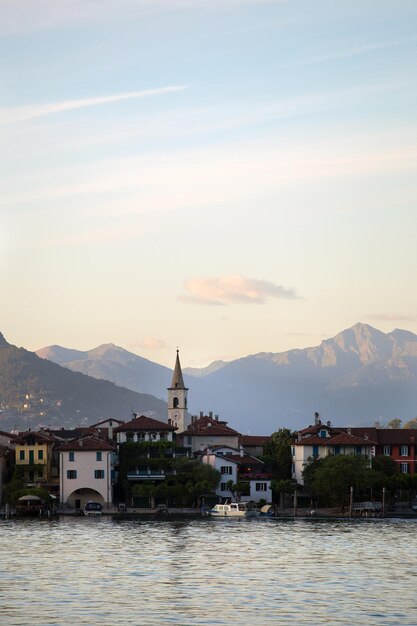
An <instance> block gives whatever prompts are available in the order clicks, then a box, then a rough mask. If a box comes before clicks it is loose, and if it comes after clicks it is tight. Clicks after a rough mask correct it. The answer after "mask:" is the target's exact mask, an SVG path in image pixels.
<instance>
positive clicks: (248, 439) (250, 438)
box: [239, 435, 271, 457]
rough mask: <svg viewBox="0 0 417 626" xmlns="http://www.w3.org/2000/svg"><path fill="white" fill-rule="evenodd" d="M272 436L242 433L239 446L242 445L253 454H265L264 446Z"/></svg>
mask: <svg viewBox="0 0 417 626" xmlns="http://www.w3.org/2000/svg"><path fill="white" fill-rule="evenodd" d="M270 438H271V437H270V436H269V435H240V437H239V448H240V447H242V448H243V449H244V450H245V452H247V453H248V454H251V455H252V456H256V457H258V456H263V454H264V447H265V445H266V443H267V442H268V441H269V440H270Z"/></svg>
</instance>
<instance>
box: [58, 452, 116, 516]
mask: <svg viewBox="0 0 417 626" xmlns="http://www.w3.org/2000/svg"><path fill="white" fill-rule="evenodd" d="M96 455H97V452H96V451H95V450H94V451H93V450H83V449H82V448H80V449H75V450H74V461H70V460H69V452H68V451H65V452H60V453H59V457H60V461H59V465H60V478H59V480H60V491H61V495H60V500H61V504H71V505H73V502H74V501H75V499H81V500H83V498H82V497H81V495H77V494H75V495H72V494H73V492H74V491H76V490H77V489H90V490H94V491H95V492H97V493H98V494H99V495H100V496H101V498H102V500H103V502H102V503H104V504H106V505H107V506H111V503H112V502H111V501H112V493H111V470H112V463H111V460H112V452H107V451H106V452H102V453H101V457H102V460H101V461H97V458H96ZM68 470H75V471H76V472H77V478H67V471H68ZM95 470H103V471H104V478H95V477H94V472H95ZM70 496H71V499H70V502H68V499H69V498H70ZM88 499H89V500H91V499H94V498H92V497H89V498H88ZM97 501H100V502H101V500H100V498H97ZM83 504H84V502H82V505H83Z"/></svg>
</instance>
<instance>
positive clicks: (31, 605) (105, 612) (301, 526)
mask: <svg viewBox="0 0 417 626" xmlns="http://www.w3.org/2000/svg"><path fill="white" fill-rule="evenodd" d="M0 549H1V553H0V554H1V561H2V567H1V571H0V597H1V598H2V602H1V605H0V623H1V624H5V625H6V624H7V625H10V626H12V625H17V624H20V625H25V626H29V625H42V626H52V625H54V626H55V625H62V626H63V625H67V624H71V625H74V624H76V625H78V624H89V625H93V624H101V625H103V626H113V625H116V624H117V625H124V624H137V625H141V626H146V625H148V624H149V625H152V624H170V623H172V624H184V625H188V624H227V625H228V624H245V625H246V624H248V625H251V624H260V625H269V624H288V623H291V624H297V625H300V626H301V625H303V624H332V625H333V624H346V625H347V624H349V625H351V624H362V623H363V624H367V625H370V624H375V625H378V626H380V625H385V624H387V625H390V626H393V625H394V624H401V625H409V626H411V625H413V626H415V625H416V624H417V594H416V587H417V579H416V575H417V567H416V555H417V522H416V521H414V520H413V521H407V520H398V521H397V520H378V521H367V522H348V521H344V522H338V521H332V522H319V521H312V520H308V521H302V520H296V521H292V520H289V521H278V520H259V519H255V520H210V519H196V520H189V519H182V520H158V521H141V520H131V521H114V520H112V519H110V518H100V519H98V518H94V519H91V518H90V519H87V518H84V519H83V518H77V519H70V518H61V519H60V520H53V521H47V520H42V521H41V520H33V521H32V520H30V521H29V520H24V521H23V520H8V521H5V520H3V521H0Z"/></svg>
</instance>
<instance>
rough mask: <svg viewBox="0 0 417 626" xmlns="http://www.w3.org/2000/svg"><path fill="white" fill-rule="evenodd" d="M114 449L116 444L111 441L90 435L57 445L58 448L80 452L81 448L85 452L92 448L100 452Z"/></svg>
mask: <svg viewBox="0 0 417 626" xmlns="http://www.w3.org/2000/svg"><path fill="white" fill-rule="evenodd" d="M115 449H116V444H113V443H111V442H110V441H108V440H104V439H99V438H98V437H92V436H91V435H87V436H86V437H81V438H80V439H75V440H73V441H68V442H66V443H63V444H62V445H60V446H59V448H58V450H61V451H65V450H70V451H75V450H77V452H82V451H83V450H84V451H86V452H91V451H92V450H93V451H94V450H99V451H102V452H106V451H112V450H115Z"/></svg>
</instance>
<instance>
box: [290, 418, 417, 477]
mask: <svg viewBox="0 0 417 626" xmlns="http://www.w3.org/2000/svg"><path fill="white" fill-rule="evenodd" d="M329 454H362V455H364V456H366V457H367V458H368V459H369V461H371V459H372V458H374V457H378V456H386V457H390V458H391V459H393V461H395V463H396V465H397V468H398V471H399V472H401V473H404V474H414V473H416V471H417V458H416V457H417V430H416V429H411V428H375V427H363V428H362V427H358V428H353V427H352V428H349V427H333V426H332V425H331V423H330V422H327V423H326V424H322V423H321V421H320V419H319V418H318V414H316V423H315V424H314V425H310V426H308V427H307V428H304V429H302V430H300V431H298V434H297V441H295V442H294V443H293V445H292V478H293V479H294V480H296V481H297V482H298V483H300V484H303V482H304V481H303V475H302V474H303V469H304V465H305V463H307V461H308V460H309V459H312V458H313V459H316V458H323V457H326V456H327V455H329Z"/></svg>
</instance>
